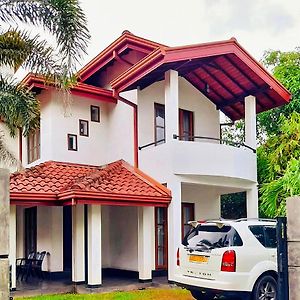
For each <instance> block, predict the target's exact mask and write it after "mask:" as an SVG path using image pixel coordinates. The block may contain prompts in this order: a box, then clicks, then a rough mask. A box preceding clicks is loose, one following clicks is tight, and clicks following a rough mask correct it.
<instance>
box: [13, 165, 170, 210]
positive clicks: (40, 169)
mask: <svg viewBox="0 0 300 300" xmlns="http://www.w3.org/2000/svg"><path fill="white" fill-rule="evenodd" d="M10 201H11V204H16V205H49V206H50V205H58V206H60V205H76V204H103V205H125V206H167V205H168V204H169V203H170V201H171V192H170V191H169V190H168V189H167V188H166V187H165V186H163V185H161V184H160V183H158V182H157V181H155V180H154V179H152V178H150V177H149V176H147V175H146V174H145V173H143V172H141V171H140V170H139V169H137V168H134V167H132V166H131V165H129V164H128V163H126V162H125V161H123V160H119V161H116V162H113V163H110V164H108V165H105V166H100V167H98V166H90V165H80V164H73V163H65V162H55V161H48V162H45V163H41V164H39V165H37V166H34V167H31V168H28V169H25V170H23V171H21V172H16V173H14V174H12V175H11V179H10Z"/></svg>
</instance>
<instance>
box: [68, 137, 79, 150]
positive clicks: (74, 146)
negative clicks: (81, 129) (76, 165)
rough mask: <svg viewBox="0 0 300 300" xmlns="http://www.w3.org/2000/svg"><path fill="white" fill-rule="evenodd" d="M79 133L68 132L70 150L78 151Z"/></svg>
mask: <svg viewBox="0 0 300 300" xmlns="http://www.w3.org/2000/svg"><path fill="white" fill-rule="evenodd" d="M77 149H78V148H77V135H76V134H68V150H72V151H77Z"/></svg>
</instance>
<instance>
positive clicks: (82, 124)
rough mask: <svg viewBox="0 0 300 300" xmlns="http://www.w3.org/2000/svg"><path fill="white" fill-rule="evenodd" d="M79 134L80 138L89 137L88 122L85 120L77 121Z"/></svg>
mask: <svg viewBox="0 0 300 300" xmlns="http://www.w3.org/2000/svg"><path fill="white" fill-rule="evenodd" d="M79 134H80V135H81V136H89V122H88V121H86V120H79Z"/></svg>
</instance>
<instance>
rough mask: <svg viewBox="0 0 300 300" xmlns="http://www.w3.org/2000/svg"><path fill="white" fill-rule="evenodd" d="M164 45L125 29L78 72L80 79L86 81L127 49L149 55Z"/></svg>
mask: <svg viewBox="0 0 300 300" xmlns="http://www.w3.org/2000/svg"><path fill="white" fill-rule="evenodd" d="M161 46H164V45H162V44H159V43H156V42H153V41H150V40H148V39H144V38H142V37H139V36H136V35H134V34H132V33H131V32H130V31H128V30H125V31H123V33H122V35H121V36H120V37H119V38H117V39H116V40H115V41H114V42H112V43H111V44H110V45H109V46H108V47H106V48H105V49H104V50H103V51H101V52H100V53H99V54H98V55H97V56H96V57H95V58H93V59H92V60H91V61H90V62H89V63H88V64H87V65H85V66H84V67H83V68H82V69H81V70H80V71H79V72H78V73H77V77H78V80H79V81H81V82H84V81H85V80H87V79H88V78H89V77H90V76H92V75H93V74H94V73H95V72H97V71H98V70H100V69H101V68H103V67H105V66H107V65H109V64H111V63H112V62H113V61H114V60H117V58H118V57H119V56H120V55H122V54H123V53H125V52H127V51H130V50H132V51H137V52H141V53H144V55H145V56H146V55H148V54H149V53H151V52H152V51H153V50H154V49H156V48H158V47H161Z"/></svg>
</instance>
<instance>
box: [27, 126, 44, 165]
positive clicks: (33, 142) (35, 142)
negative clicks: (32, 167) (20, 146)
mask: <svg viewBox="0 0 300 300" xmlns="http://www.w3.org/2000/svg"><path fill="white" fill-rule="evenodd" d="M27 151H28V163H29V164H30V163H32V162H34V161H36V160H38V159H39V158H40V157H41V137H40V129H39V128H38V129H36V130H35V131H33V132H31V133H30V134H29V136H28V138H27Z"/></svg>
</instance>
